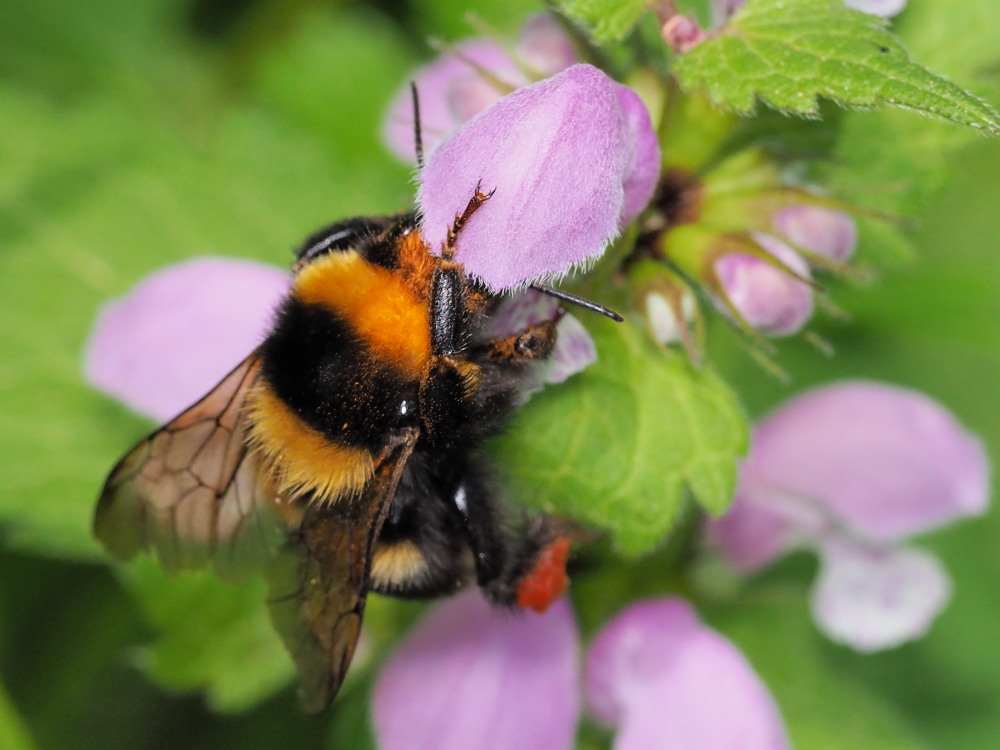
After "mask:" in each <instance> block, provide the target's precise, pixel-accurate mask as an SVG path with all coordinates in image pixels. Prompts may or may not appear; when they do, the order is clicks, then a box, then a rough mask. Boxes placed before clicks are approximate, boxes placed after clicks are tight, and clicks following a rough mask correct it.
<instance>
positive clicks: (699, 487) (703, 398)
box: [497, 318, 746, 555]
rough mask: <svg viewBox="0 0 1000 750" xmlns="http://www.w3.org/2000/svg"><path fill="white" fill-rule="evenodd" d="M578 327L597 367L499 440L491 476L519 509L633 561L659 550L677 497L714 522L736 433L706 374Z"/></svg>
mask: <svg viewBox="0 0 1000 750" xmlns="http://www.w3.org/2000/svg"><path fill="white" fill-rule="evenodd" d="M588 324H589V325H590V326H591V331H592V333H593V335H594V339H595V342H596V343H597V348H598V352H599V358H598V362H597V364H596V365H593V366H591V367H589V368H587V370H585V371H584V372H583V373H581V374H579V375H577V376H574V377H573V378H572V379H571V380H569V381H568V382H567V383H566V384H564V385H563V386H560V387H553V388H547V389H545V390H543V391H542V392H541V393H540V394H538V395H536V396H534V397H533V398H532V400H531V402H529V404H528V405H527V406H526V407H524V408H523V409H522V410H521V413H520V414H519V416H518V421H517V426H516V429H515V430H513V431H511V433H510V434H509V435H507V436H504V437H502V438H501V439H500V441H499V451H498V457H497V465H498V467H499V468H500V470H501V471H503V472H505V473H507V474H509V475H510V477H509V478H510V480H511V481H510V484H511V494H512V495H513V496H514V497H516V498H517V499H518V501H520V502H524V503H526V504H528V505H530V506H532V507H536V508H540V509H543V510H545V511H547V512H553V513H563V514H566V515H568V516H570V517H573V518H579V519H581V520H583V521H585V522H589V523H592V524H594V525H595V526H598V527H603V528H608V529H610V530H611V531H612V533H613V536H614V541H615V544H616V546H617V547H618V548H619V549H620V550H621V551H622V552H624V553H627V554H631V555H636V554H639V553H641V552H644V551H647V550H648V549H650V548H651V547H653V546H654V545H656V544H658V543H660V542H662V541H663V539H664V538H665V536H666V534H667V532H668V531H669V530H670V528H671V526H672V525H673V524H674V523H675V522H676V520H677V518H678V517H679V515H680V513H681V511H682V510H683V508H684V501H685V497H686V491H690V493H691V495H692V496H693V498H694V499H695V501H696V502H698V503H699V504H700V505H702V506H703V507H704V508H706V509H708V510H709V511H710V512H712V513H714V514H719V513H721V512H722V511H723V510H725V508H726V506H727V505H728V503H729V500H730V498H731V496H732V491H733V488H734V486H735V481H736V459H737V457H738V456H739V455H741V454H742V452H743V451H744V450H745V448H746V422H745V418H744V415H743V412H742V410H741V408H740V406H739V403H738V402H737V400H736V398H735V397H734V395H733V393H732V391H730V389H729V388H728V387H727V386H726V385H725V383H723V382H722V381H721V380H720V379H719V378H718V377H717V376H716V375H715V374H714V373H712V372H711V371H709V370H707V369H703V370H700V371H699V370H696V369H695V368H693V367H692V366H691V365H690V364H689V363H688V362H687V361H686V360H685V359H684V358H682V357H680V356H678V355H673V356H664V354H663V353H662V352H661V351H659V350H657V349H656V348H655V347H654V346H653V345H652V344H651V343H650V342H649V340H648V336H646V334H645V332H644V331H642V330H641V329H638V328H636V327H635V326H632V325H628V324H616V323H613V322H611V321H607V320H605V319H603V318H601V319H599V320H591V321H588Z"/></svg>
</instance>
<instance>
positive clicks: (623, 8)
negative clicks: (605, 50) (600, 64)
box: [557, 0, 649, 43]
mask: <svg viewBox="0 0 1000 750" xmlns="http://www.w3.org/2000/svg"><path fill="white" fill-rule="evenodd" d="M557 5H558V6H559V10H560V11H562V12H563V13H565V14H566V15H567V16H568V17H570V18H572V19H573V20H574V21H576V22H577V23H579V24H580V25H581V26H583V27H584V28H585V29H587V31H588V32H589V33H590V35H591V36H592V37H593V38H594V40H595V41H597V42H601V43H607V42H618V41H621V40H622V39H624V38H625V36H626V35H627V34H628V33H629V32H630V31H631V30H632V27H633V26H635V22H636V21H638V20H639V16H641V15H642V13H643V12H644V11H645V10H646V9H647V8H648V7H649V3H648V2H646V0H559V1H558V3H557Z"/></svg>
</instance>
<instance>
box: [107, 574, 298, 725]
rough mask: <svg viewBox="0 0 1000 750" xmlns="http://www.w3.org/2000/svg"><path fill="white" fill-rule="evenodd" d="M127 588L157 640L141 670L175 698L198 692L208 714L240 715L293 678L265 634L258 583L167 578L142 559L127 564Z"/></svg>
mask: <svg viewBox="0 0 1000 750" xmlns="http://www.w3.org/2000/svg"><path fill="white" fill-rule="evenodd" d="M126 580H127V582H128V584H129V586H130V588H132V590H133V592H134V593H135V594H136V595H137V597H138V600H139V602H140V604H141V606H142V607H143V609H144V610H145V612H146V617H147V619H148V620H149V622H150V624H151V625H152V626H153V627H154V629H155V630H156V632H158V633H160V634H161V635H160V636H159V637H158V638H157V640H156V641H154V642H153V644H152V645H151V646H150V647H149V649H148V650H147V651H146V652H145V654H144V658H143V660H142V664H143V666H144V667H145V668H146V669H147V671H148V672H149V673H150V674H151V675H152V676H153V677H154V678H155V679H156V680H157V681H159V682H160V683H161V684H163V685H165V686H166V687H169V688H171V689H174V690H183V691H191V690H203V691H205V693H206V694H207V696H208V701H209V703H210V704H211V705H212V707H213V708H215V709H216V710H219V711H225V712H233V711H242V710H245V709H247V708H249V707H251V706H253V705H254V704H256V703H258V702H259V701H261V700H262V699H263V698H266V697H268V696H270V695H271V694H273V693H274V692H275V691H276V690H278V689H280V688H283V687H285V686H286V685H288V684H289V682H290V681H291V680H292V678H293V676H294V674H295V670H294V667H293V666H292V662H291V658H290V657H289V656H288V653H287V652H286V651H285V648H284V646H283V645H282V643H281V641H280V640H279V638H278V635H277V633H275V631H274V628H273V627H272V626H271V621H270V619H268V616H267V608H266V607H265V606H264V600H265V597H266V595H267V588H266V586H265V584H264V582H263V580H260V579H257V580H254V581H251V582H250V583H248V584H245V585H243V586H233V585H231V584H227V583H223V582H222V581H220V580H219V579H217V578H215V577H214V576H213V575H212V574H211V573H208V572H197V573H185V574H183V575H180V576H178V577H176V578H171V577H169V576H167V574H166V573H164V572H163V571H162V569H161V568H160V567H159V565H158V564H157V563H156V562H154V561H153V560H152V559H150V558H148V557H142V558H140V559H138V560H136V562H135V563H133V564H131V565H130V566H129V567H128V568H127V571H126Z"/></svg>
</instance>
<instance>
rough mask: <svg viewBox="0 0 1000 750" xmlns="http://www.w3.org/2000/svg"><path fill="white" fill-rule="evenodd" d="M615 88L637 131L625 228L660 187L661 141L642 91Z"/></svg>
mask: <svg viewBox="0 0 1000 750" xmlns="http://www.w3.org/2000/svg"><path fill="white" fill-rule="evenodd" d="M615 92H616V93H617V94H618V103H619V105H620V106H621V108H622V111H623V112H624V113H625V117H626V119H627V120H628V124H629V130H630V131H631V133H632V135H633V138H632V140H631V145H632V148H631V151H630V153H629V161H628V166H627V167H626V170H625V205H624V206H623V207H622V214H621V217H620V219H619V223H620V225H621V226H622V227H623V228H624V227H626V226H628V225H629V224H631V223H632V220H633V219H634V218H635V217H636V216H638V215H639V213H640V212H641V211H642V209H644V208H645V207H646V204H647V203H649V199H650V198H652V197H653V191H654V190H656V185H657V182H659V179H660V141H659V139H658V138H657V137H656V135H655V134H654V133H653V124H652V121H651V120H650V119H649V110H648V109H646V105H645V104H643V102H642V99H640V98H639V95H638V94H636V93H635V92H634V91H633V90H632V89H630V88H629V87H628V86H622V85H621V84H618V85H617V86H616V88H615Z"/></svg>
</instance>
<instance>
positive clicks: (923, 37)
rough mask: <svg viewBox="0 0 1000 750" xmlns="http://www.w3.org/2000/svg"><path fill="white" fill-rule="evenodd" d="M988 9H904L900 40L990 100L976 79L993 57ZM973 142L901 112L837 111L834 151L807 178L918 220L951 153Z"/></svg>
mask: <svg viewBox="0 0 1000 750" xmlns="http://www.w3.org/2000/svg"><path fill="white" fill-rule="evenodd" d="M996 8H997V6H996V3H995V2H994V1H993V0H965V2H963V3H962V6H961V10H960V11H959V10H957V9H956V7H955V6H953V5H951V4H948V3H911V4H910V7H908V8H907V10H906V13H904V14H903V16H902V17H901V18H900V34H901V35H902V38H903V41H904V42H905V43H906V45H907V47H908V48H909V49H910V50H911V52H912V53H913V54H914V55H915V56H916V57H917V58H919V59H920V60H922V61H923V62H925V63H926V64H928V65H931V66H933V67H934V68H935V69H936V70H938V71H939V72H940V73H942V74H944V75H947V76H948V77H949V78H951V79H953V80H957V81H963V82H964V81H968V82H975V83H977V85H978V88H979V90H980V91H981V92H982V93H985V94H989V95H991V98H992V100H993V101H996V100H997V97H998V96H1000V86H998V85H997V80H996V77H995V76H994V77H993V78H992V79H987V78H984V68H985V66H986V64H987V63H993V62H994V61H995V60H996V56H997V47H996V39H997V26H996V21H997V15H996ZM955 40H961V42H960V43H956V41H955ZM976 135H977V133H976V132H974V131H970V130H967V129H964V128H955V127H951V126H949V124H947V123H940V122H934V121H931V120H927V119H924V118H916V117H911V116H909V115H908V114H907V113H903V112H893V111H883V112H878V113H875V114H872V113H864V112H845V113H844V115H843V117H842V122H841V128H840V137H839V139H838V142H837V146H836V149H835V150H834V151H833V152H832V153H831V158H830V159H829V160H828V161H827V162H825V163H823V164H819V165H818V167H819V168H818V169H817V170H816V172H815V173H814V175H813V178H814V179H815V181H817V182H820V183H822V184H825V185H827V186H828V187H829V188H831V189H832V190H834V191H835V192H836V193H837V194H838V195H843V196H848V197H851V198H852V199H853V200H855V201H857V202H858V203H859V204H861V205H863V206H866V207H870V208H877V209H879V210H881V211H884V212H886V213H889V214H893V215H895V216H901V217H906V218H911V217H912V218H918V219H919V218H922V216H923V215H924V214H925V213H926V211H927V207H928V205H929V204H930V203H931V201H932V200H933V199H934V197H935V196H936V195H937V194H938V193H939V192H940V190H941V188H942V187H943V186H944V184H945V182H946V181H947V179H948V177H949V175H950V173H951V172H952V168H953V166H954V161H955V156H954V155H955V151H956V150H957V149H959V148H961V147H962V146H964V145H967V144H970V143H974V142H975V141H976V137H975V136H976ZM886 144H899V146H898V147H894V148H886V147H885V145H886Z"/></svg>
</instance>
